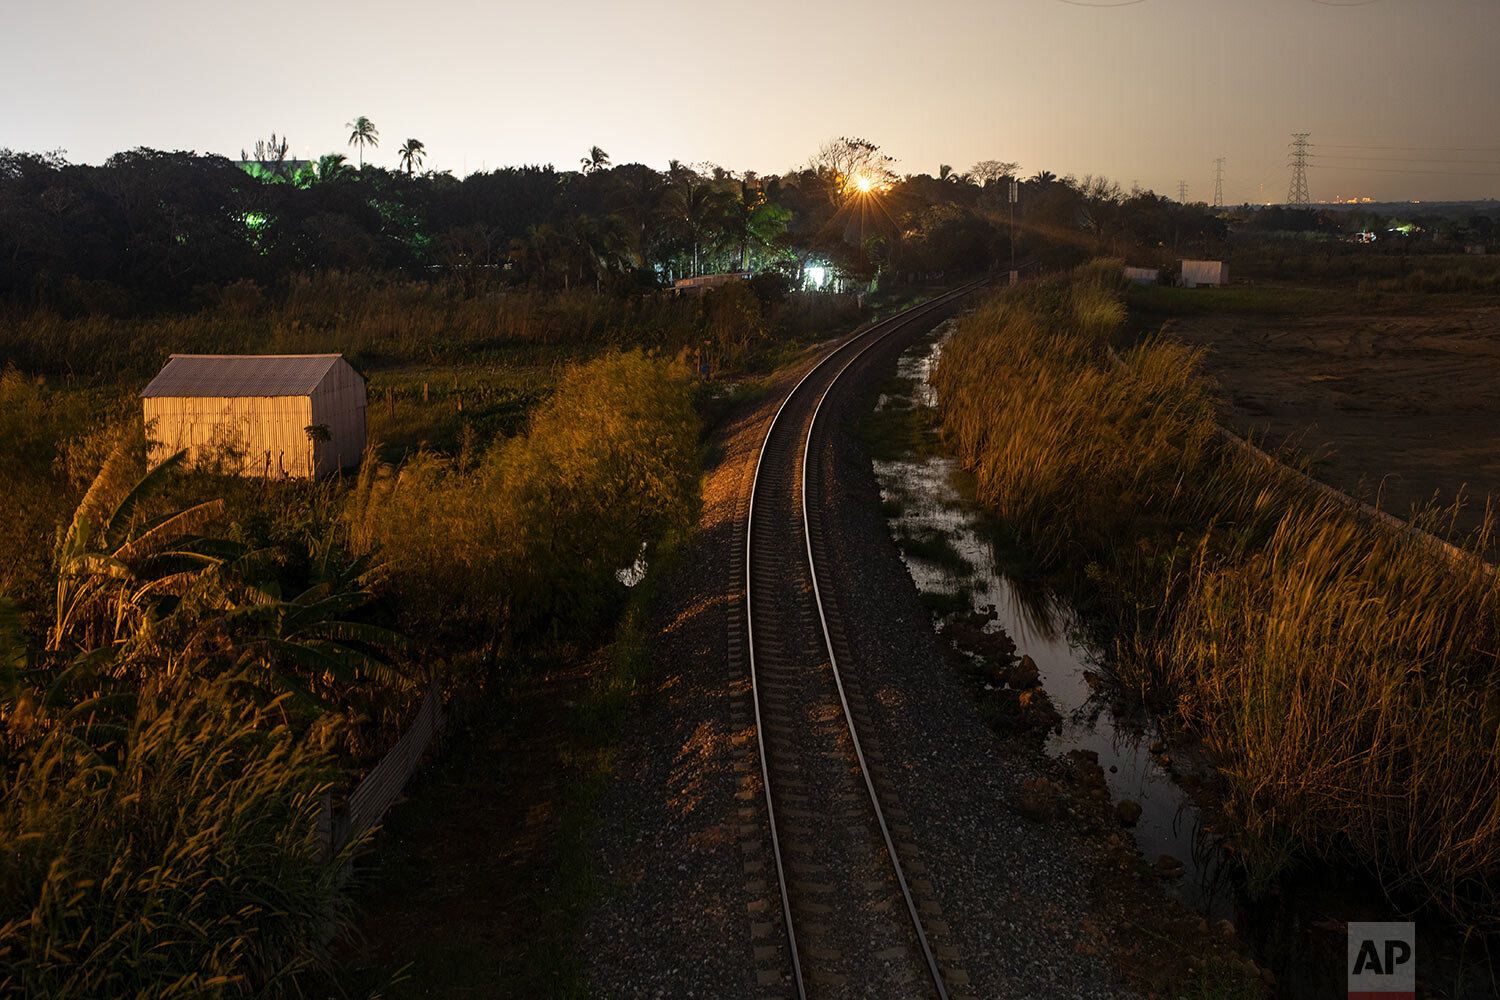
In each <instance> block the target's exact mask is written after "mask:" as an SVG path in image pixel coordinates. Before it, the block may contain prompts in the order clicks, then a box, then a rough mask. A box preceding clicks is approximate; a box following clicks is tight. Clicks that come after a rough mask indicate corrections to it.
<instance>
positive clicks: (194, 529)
mask: <svg viewBox="0 0 1500 1000" xmlns="http://www.w3.org/2000/svg"><path fill="white" fill-rule="evenodd" d="M683 374H684V373H683V372H682V370H681V368H680V367H677V366H674V365H672V364H670V363H668V362H665V361H658V360H652V359H649V358H647V357H645V356H643V355H642V354H640V353H638V352H637V353H631V354H607V355H605V356H603V357H600V358H598V359H596V360H594V361H592V362H589V363H587V364H584V365H581V366H578V367H575V368H571V369H568V370H566V371H565V372H563V373H562V374H561V376H560V377H559V379H558V381H557V385H556V388H555V390H554V391H553V393H552V394H551V396H550V397H549V398H548V399H547V401H545V402H544V403H541V404H540V405H539V406H538V407H537V408H536V410H535V411H534V413H533V414H532V416H531V418H530V420H529V421H528V422H527V426H526V429H525V431H524V432H523V433H520V434H517V435H515V436H512V437H497V438H496V439H495V440H493V441H491V442H488V443H483V442H477V443H476V442H475V441H474V440H473V439H472V438H470V441H469V447H466V448H463V449H461V450H460V452H459V453H458V454H456V455H453V456H446V457H445V456H442V455H438V454H434V453H431V452H426V451H418V452H416V453H414V454H412V455H410V456H408V457H407V458H405V459H404V460H402V461H401V462H399V463H397V464H385V463H381V462H379V461H377V460H375V459H373V458H371V459H370V460H368V461H367V462H366V464H365V467H364V469H363V471H362V473H361V476H360V477H359V481H358V483H357V484H355V485H354V487H353V488H352V489H350V488H348V487H345V488H342V489H341V488H340V487H339V486H338V484H322V485H306V484H291V483H249V482H242V481H239V480H235V479H226V478H224V477H217V476H213V475H210V474H207V473H205V472H201V471H200V472H183V471H180V470H170V469H169V470H167V471H166V472H165V473H160V474H156V475H153V476H149V477H147V478H146V479H144V480H141V481H140V483H139V484H137V482H136V481H137V478H138V477H139V476H140V474H141V472H142V468H141V460H142V459H141V447H140V439H139V429H137V432H136V437H135V441H134V446H133V447H132V446H121V447H115V448H113V449H112V450H111V451H110V452H109V455H110V457H109V459H108V461H107V462H106V464H105V469H104V471H103V472H102V473H100V474H99V475H98V476H97V477H96V478H95V479H94V480H93V485H92V486H91V487H90V488H89V490H88V491H87V492H86V494H85V498H84V501H83V503H82V505H81V506H80V508H79V511H78V514H77V516H76V517H75V518H74V519H73V522H72V528H71V529H70V530H69V531H68V533H67V535H66V537H65V538H64V539H63V542H62V544H61V545H60V546H59V547H58V548H57V549H56V550H55V557H54V560H53V563H54V565H53V568H52V570H51V573H50V577H49V579H48V581H47V582H48V584H49V585H50V588H51V592H50V593H49V592H47V591H46V590H45V589H37V590H36V592H35V593H34V594H33V596H32V599H31V600H30V601H29V603H28V604H27V605H25V606H23V607H22V608H20V609H17V608H15V605H13V604H7V605H6V608H7V614H6V619H5V626H6V627H5V629H4V630H3V631H4V634H3V636H0V638H3V642H0V653H3V664H0V666H3V678H0V679H3V681H4V685H3V687H4V690H3V692H0V697H3V700H0V720H3V723H4V731H3V744H0V754H3V758H0V760H3V765H4V771H3V784H0V851H3V855H4V857H5V859H6V860H5V862H4V866H3V868H0V890H3V891H0V901H3V907H4V909H3V911H0V990H3V991H6V992H18V993H21V994H23V995H46V996H56V997H68V996H80V997H81V996H87V997H109V996H166V995H173V996H227V995H236V996H238V995H266V996H275V995H284V994H288V993H293V992H295V991H296V989H297V984H298V982H299V981H300V980H301V979H302V978H303V977H304V976H305V975H306V974H307V973H308V972H310V971H313V970H315V969H316V968H318V967H319V966H321V965H323V964H325V963H326V962H327V959H328V953H327V951H326V950H325V948H324V947H323V946H322V945H321V944H320V942H322V941H324V940H326V939H327V934H326V932H328V931H338V930H339V929H340V928H342V927H345V926H347V925H348V921H349V907H348V896H347V888H346V887H345V886H344V885H343V884H342V882H341V879H340V877H339V876H340V871H341V869H343V868H345V867H347V865H348V863H349V860H350V858H351V856H352V850H353V847H351V849H350V850H346V851H345V852H344V853H343V854H342V855H341V856H340V857H339V858H338V859H336V860H335V863H334V864H333V865H332V866H330V865H326V864H324V863H323V862H322V860H321V859H320V858H319V857H318V841H317V838H316V831H315V817H316V810H317V803H318V799H319V797H320V795H321V794H322V793H323V792H324V791H333V792H334V793H335V794H338V793H341V792H342V791H343V790H345V789H346V788H347V787H348V785H349V783H350V781H351V779H352V777H353V776H355V775H357V774H358V773H359V771H360V770H361V769H362V768H363V767H364V766H367V764H368V763H369V762H370V761H371V760H372V759H373V758H374V756H376V755H378V753H379V752H380V751H381V750H382V749H383V748H384V746H386V745H388V744H389V740H390V738H391V737H392V736H393V735H394V731H395V730H396V729H397V728H398V727H399V725H400V724H401V719H402V718H403V717H404V715H405V714H406V713H407V712H408V711H409V709H410V707H411V706H412V705H414V703H415V701H416V699H417V698H418V697H419V696H420V693H421V690H422V688H423V687H424V686H425V684H426V683H427V682H428V681H430V680H433V679H436V680H437V681H438V682H439V683H440V684H442V685H443V686H444V688H445V689H446V690H447V691H448V692H449V693H450V697H453V698H456V699H458V700H459V701H460V702H461V703H462V702H463V701H465V700H467V699H477V698H479V697H482V693H483V691H484V690H485V689H486V688H487V687H493V686H494V685H495V684H496V682H497V681H498V679H499V678H501V677H504V676H505V675H506V674H507V673H511V672H514V671H516V670H524V669H526V668H527V667H526V665H527V664H528V663H530V662H532V661H534V660H535V659H536V658H537V657H539V656H543V657H545V656H546V655H548V651H549V650H555V649H558V648H566V647H567V646H568V645H569V644H570V643H573V642H576V641H578V640H579V638H580V637H589V636H597V635H601V634H607V632H608V630H609V629H610V627H611V624H612V622H613V621H614V620H615V616H616V615H617V613H618V611H619V609H620V608H621V606H622V603H623V601H624V599H625V590H624V587H623V585H621V584H620V583H619V582H618V581H617V580H616V579H615V577H614V571H615V569H616V568H618V567H620V566H622V565H628V564H629V563H630V562H632V561H633V560H634V559H635V557H636V555H637V553H638V552H639V551H640V548H639V547H640V545H641V543H642V542H643V541H647V542H649V541H654V540H657V539H659V538H661V537H663V535H664V534H666V533H669V532H670V531H672V530H674V529H675V528H676V527H677V526H680V525H682V524H685V523H688V521H689V520H690V519H691V516H692V510H693V503H694V497H695V495H696V491H695V489H694V487H695V483H696V464H697V458H698V431H697V418H696V416H695V413H694V409H693V405H692V390H691V388H690V387H689V385H688V383H687V381H686V379H685V378H684V377H683ZM7 391H8V392H16V393H20V394H22V395H23V396H25V395H26V394H29V393H34V392H35V393H40V391H41V390H39V389H38V388H37V387H35V386H34V385H31V384H30V383H27V382H25V381H24V380H19V379H12V380H11V381H10V382H9V383H8V387H7ZM38 399H40V402H38V403H37V407H39V409H38V410H37V412H38V413H40V414H42V415H43V416H45V415H47V414H53V415H57V414H58V413H60V414H61V415H63V416H68V415H70V414H71V413H72V411H71V409H69V407H70V405H71V404H70V403H69V402H67V401H66V400H59V399H56V398H52V399H48V398H45V397H44V396H38ZM54 407H59V408H61V409H58V410H54V409H53V408H54ZM44 429H48V430H50V432H51V434H52V436H51V438H50V439H49V438H48V437H47V435H46V434H41V433H39V434H38V435H35V440H31V439H25V440H24V441H23V442H22V443H23V444H25V446H26V447H25V449H18V450H17V452H16V453H14V454H9V453H8V454H7V456H6V464H5V471H6V475H7V478H8V480H11V481H10V482H8V485H9V487H10V491H11V492H15V491H18V490H19V491H25V490H30V491H32V492H36V493H38V494H41V493H45V491H46V480H47V477H51V476H64V477H65V476H67V475H68V467H69V462H70V461H73V460H74V458H76V461H77V462H78V463H80V465H81V467H83V468H86V467H87V466H88V464H89V461H88V457H87V456H88V454H90V453H92V452H93V451H94V450H97V447H98V446H97V444H96V442H97V441H102V440H104V439H105V438H106V437H107V435H105V434H104V433H103V432H99V433H96V434H85V435H84V436H83V437H81V438H76V439H75V438H69V437H66V436H64V435H62V434H59V433H57V431H58V425H57V424H56V423H53V424H45V423H44ZM49 452H51V454H48V453H49ZM48 458H51V459H52V461H51V462H46V461H45V459H48ZM44 528H50V524H46V525H40V526H37V528H36V530H35V531H34V533H32V534H30V535H28V536H27V537H25V538H22V539H19V540H17V541H18V544H23V545H31V546H37V547H40V548H42V549H43V550H44V551H45V550H46V549H48V548H51V546H50V545H49V541H50V539H49V538H48V537H46V536H47V534H48V532H46V531H44V530H42V529H44ZM20 611H25V612H27V615H26V617H25V619H24V621H23V619H22V616H21V614H20V613H19V612H20ZM376 623H379V625H377V624H376ZM381 626H390V628H386V627H381ZM622 648H628V644H627V646H626V647H622ZM621 676H622V677H623V678H624V680H622V681H620V682H619V683H622V684H623V683H627V682H628V679H629V677H630V674H629V673H628V672H626V673H624V674H622V675H621ZM613 690H614V687H613V686H610V685H607V686H606V690H605V692H604V694H605V695H609V697H604V695H601V699H602V700H601V704H603V705H605V706H606V708H607V706H608V704H609V703H610V700H611V699H612V698H614V697H616V696H615V695H613V694H610V692H612V691H613ZM353 846H354V847H357V846H358V845H353Z"/></svg>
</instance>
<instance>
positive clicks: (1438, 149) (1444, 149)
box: [1317, 142, 1500, 153]
mask: <svg viewBox="0 0 1500 1000" xmlns="http://www.w3.org/2000/svg"><path fill="white" fill-rule="evenodd" d="M1317 145H1318V147H1319V148H1321V149H1404V150H1416V151H1418V152H1427V153H1500V146H1353V145H1344V144H1341V143H1337V142H1320V143H1318V144H1317Z"/></svg>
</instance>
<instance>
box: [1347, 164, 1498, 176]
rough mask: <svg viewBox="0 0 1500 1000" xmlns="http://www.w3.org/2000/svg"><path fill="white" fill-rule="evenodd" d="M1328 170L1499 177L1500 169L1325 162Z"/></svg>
mask: <svg viewBox="0 0 1500 1000" xmlns="http://www.w3.org/2000/svg"><path fill="white" fill-rule="evenodd" d="M1325 166H1327V167H1328V169H1329V170H1339V171H1344V170H1358V171H1363V172H1367V173H1372V174H1426V175H1431V176H1435V177H1500V171H1495V170H1492V171H1478V170H1425V169H1422V168H1420V167H1414V168H1412V169H1409V170H1407V169H1401V168H1397V167H1346V166H1344V165H1343V164H1341V163H1329V164H1325Z"/></svg>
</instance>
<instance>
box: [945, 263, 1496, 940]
mask: <svg viewBox="0 0 1500 1000" xmlns="http://www.w3.org/2000/svg"><path fill="white" fill-rule="evenodd" d="M1117 274H1118V269H1117V268H1116V267H1115V266H1114V265H1113V264H1111V263H1100V264H1098V265H1095V266H1092V267H1090V268H1085V269H1082V270H1080V271H1079V272H1077V273H1076V274H1075V275H1074V276H1073V277H1072V278H1070V279H1066V280H1053V281H1048V282H1043V283H1038V284H1036V285H1032V286H1027V287H1023V288H1021V289H1017V290H1012V291H1010V292H1007V293H1002V294H1000V295H998V296H996V297H994V298H993V299H991V300H990V301H989V302H987V303H986V304H985V305H984V306H983V307H981V308H980V309H979V310H977V311H976V312H975V313H974V314H972V315H971V316H969V317H967V318H966V319H965V320H964V321H963V323H962V325H961V327H960V330H959V332H958V333H957V334H956V335H955V336H954V337H953V338H952V340H951V341H950V342H949V344H948V346H947V348H946V349H945V352H944V354H943V358H942V361H941V364H940V366H939V369H938V371H937V374H936V383H937V385H938V388H939V393H940V401H941V402H940V406H941V409H942V414H943V426H944V431H945V434H946V435H947V436H948V438H949V439H950V440H951V442H952V443H953V445H954V446H955V447H956V449H957V451H958V454H959V457H960V459H961V461H962V462H963V463H964V465H965V466H966V467H967V468H969V469H970V470H971V471H972V472H973V474H974V477H975V480H976V483H977V489H978V494H979V497H980V499H981V501H982V502H983V503H984V504H986V505H987V506H988V507H989V508H991V509H992V510H993V511H994V512H996V513H997V514H998V515H999V517H1000V518H1001V520H1002V521H1003V523H1004V524H1005V525H1006V526H1007V527H1008V528H1009V529H1010V530H1012V531H1013V532H1015V533H1016V535H1017V536H1018V537H1019V538H1021V539H1023V540H1024V541H1026V542H1027V543H1028V544H1029V545H1030V546H1031V547H1033V549H1034V550H1036V551H1038V552H1040V553H1041V554H1042V555H1043V556H1044V557H1045V558H1047V559H1050V560H1052V561H1053V562H1054V563H1055V564H1058V565H1061V566H1065V567H1072V568H1073V570H1074V571H1076V573H1077V575H1078V578H1079V579H1082V580H1087V581H1089V584H1088V585H1089V586H1091V587H1092V588H1093V589H1095V590H1096V591H1097V592H1098V593H1100V594H1102V595H1103V597H1104V599H1105V600H1106V601H1108V602H1109V603H1110V604H1111V605H1112V606H1113V608H1114V610H1115V612H1116V614H1117V624H1118V631H1117V638H1116V643H1115V655H1114V669H1115V672H1116V674H1117V676H1118V678H1119V680H1120V681H1121V682H1122V683H1124V684H1126V685H1128V686H1133V687H1135V688H1137V689H1139V690H1141V691H1142V692H1143V693H1144V694H1145V695H1146V696H1147V697H1148V698H1151V699H1155V700H1157V701H1158V703H1166V704H1170V705H1172V706H1173V707H1174V708H1175V711H1176V714H1177V716H1178V718H1179V719H1180V721H1181V723H1182V724H1184V725H1186V726H1187V727H1189V728H1190V729H1191V730H1192V731H1193V732H1194V733H1196V734H1197V735H1198V736H1199V737H1201V739H1202V740H1203V741H1204V743H1205V744H1206V745H1207V746H1208V747H1209V748H1210V749H1211V750H1212V751H1213V752H1214V753H1215V755H1216V756H1217V759H1218V761H1219V764H1220V767H1221V770H1222V772H1223V776H1224V779H1225V783H1224V787H1225V789H1226V800H1225V802H1224V806H1225V808H1226V810H1227V812H1228V814H1229V816H1230V817H1231V819H1232V820H1233V822H1234V823H1235V825H1236V826H1237V828H1238V835H1237V837H1236V840H1237V842H1238V845H1239V848H1240V855H1241V857H1242V859H1243V861H1244V863H1245V867H1246V871H1247V875H1248V877H1249V883H1250V886H1251V887H1252V889H1260V888H1264V887H1265V886H1267V885H1268V884H1269V883H1270V882H1271V881H1272V880H1273V879H1275V878H1276V877H1277V876H1278V875H1280V874H1282V873H1285V872H1288V871H1289V870H1293V869H1295V868H1297V867H1298V866H1306V865H1313V864H1318V863H1329V864H1333V865H1336V866H1340V867H1344V868H1357V869H1363V870H1366V871H1368V872H1370V873H1371V874H1373V875H1374V876H1375V877H1376V878H1378V880H1379V881H1380V884H1381V885H1382V886H1383V887H1384V888H1385V889H1386V890H1387V891H1389V892H1390V893H1392V894H1393V896H1394V897H1395V898H1398V899H1402V900H1407V901H1410V902H1413V903H1420V904H1431V905H1434V906H1437V907H1439V908H1441V909H1442V910H1444V911H1445V912H1447V913H1448V914H1449V915H1451V916H1453V917H1455V918H1456V919H1458V920H1460V921H1462V922H1464V923H1465V924H1467V925H1470V926H1474V927H1477V928H1480V929H1483V930H1485V931H1494V930H1495V929H1496V928H1497V922H1500V896H1497V895H1496V892H1495V888H1494V886H1495V885H1496V882H1495V877H1496V875H1500V797H1497V795H1496V792H1495V789H1496V788H1497V787H1500V755H1497V753H1496V748H1497V745H1500V673H1497V671H1496V667H1497V662H1496V660H1497V653H1496V650H1497V649H1500V589H1497V588H1496V586H1495V585H1494V583H1493V582H1492V581H1490V580H1489V579H1487V578H1486V577H1485V576H1484V575H1483V574H1482V573H1479V572H1477V571H1474V570H1469V569H1464V568H1459V567H1456V566H1454V565H1453V564H1451V563H1447V562H1444V561H1442V560H1440V559H1438V558H1435V557H1434V556H1433V555H1432V553H1431V552H1430V551H1429V550H1428V549H1427V548H1426V547H1425V546H1424V545H1422V544H1421V543H1420V542H1418V541H1416V540H1414V539H1413V538H1412V537H1410V536H1403V535H1398V534H1395V533H1392V532H1390V531H1388V530H1386V529H1383V528H1379V527H1376V526H1373V525H1370V524H1367V523H1365V522H1364V521H1362V520H1360V519H1359V518H1358V517H1356V516H1355V515H1354V514H1352V513H1351V512H1349V511H1348V510H1346V509H1344V508H1342V507H1340V506H1338V505H1336V504H1334V503H1332V502H1330V501H1328V500H1326V499H1322V498H1320V497H1318V496H1316V495H1314V494H1312V493H1310V492H1309V491H1306V490H1305V489H1303V488H1302V487H1300V486H1299V485H1298V484H1297V483H1296V482H1295V481H1292V480H1290V479H1288V478H1285V477H1283V476H1281V475H1279V474H1277V473H1275V472H1274V471H1272V470H1270V469H1268V468H1267V467H1265V466H1264V465H1263V464H1260V463H1257V462H1254V461H1253V460H1247V459H1246V458H1244V457H1243V456H1242V455H1241V454H1240V453H1238V452H1236V451H1233V450H1230V449H1228V448H1226V447H1224V446H1222V445H1221V444H1220V443H1219V442H1218V441H1217V439H1216V436H1215V425H1214V408H1213V402H1212V401H1213V392H1212V388H1213V387H1212V386H1211V384H1210V383H1209V381H1208V380H1207V379H1206V378H1204V377H1203V376H1202V375H1201V374H1200V371H1199V357H1198V355H1197V353H1195V352H1194V351H1192V350H1190V349H1188V348H1185V347H1183V346H1181V345H1178V344H1174V343H1172V342H1170V341H1165V340H1150V341H1148V342H1146V343H1143V344H1140V345H1138V346H1136V347H1134V348H1132V349H1131V350H1129V351H1128V352H1126V354H1125V356H1124V360H1125V367H1124V369H1117V368H1116V367H1114V366H1112V365H1111V364H1110V363H1109V361H1108V360H1107V357H1106V353H1105V347H1106V344H1107V341H1108V338H1109V337H1110V336H1111V334H1113V333H1114V332H1115V331H1116V330H1117V329H1118V328H1119V327H1120V325H1121V324H1122V323H1123V321H1124V318H1125V314H1124V306H1123V301H1122V299H1123V289H1122V288H1121V287H1120V286H1119V283H1118V279H1117V278H1116V277H1115V276H1116V275H1117ZM1486 530H1487V529H1486ZM1483 542H1484V540H1483V539H1474V540H1470V544H1471V545H1474V546H1482V545H1483Z"/></svg>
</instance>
